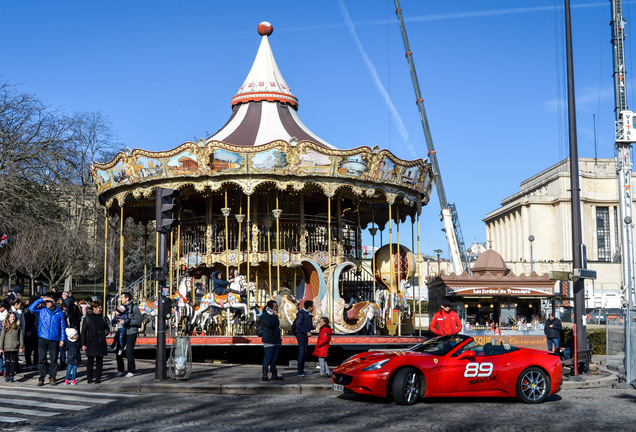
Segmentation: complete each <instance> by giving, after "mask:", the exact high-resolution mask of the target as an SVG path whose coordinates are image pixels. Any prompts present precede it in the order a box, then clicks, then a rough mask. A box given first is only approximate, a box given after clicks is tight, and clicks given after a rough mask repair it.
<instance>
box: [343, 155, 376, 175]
mask: <svg viewBox="0 0 636 432" xmlns="http://www.w3.org/2000/svg"><path fill="white" fill-rule="evenodd" d="M368 170H369V167H368V165H367V156H366V155H365V154H362V153H360V154H356V155H352V156H343V157H342V158H340V161H339V162H338V168H337V170H336V172H337V173H338V174H339V175H341V176H345V177H356V178H360V177H362V176H364V175H365V174H366V173H367V171H368Z"/></svg>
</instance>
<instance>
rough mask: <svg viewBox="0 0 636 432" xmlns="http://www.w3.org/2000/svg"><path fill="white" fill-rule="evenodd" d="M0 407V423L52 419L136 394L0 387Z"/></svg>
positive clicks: (132, 396)
mask: <svg viewBox="0 0 636 432" xmlns="http://www.w3.org/2000/svg"><path fill="white" fill-rule="evenodd" d="M0 395H2V396H0V404H2V406H3V413H2V415H0V423H7V424H12V423H23V422H28V421H30V420H33V419H34V418H37V417H53V416H57V415H60V414H62V413H64V412H68V411H75V412H78V411H82V410H89V409H91V408H93V407H94V406H100V405H105V404H108V403H111V402H115V401H116V400H118V399H119V400H121V399H129V400H130V399H131V398H135V397H137V396H138V395H135V394H127V393H107V392H101V391H100V392H90V391H81V390H80V391H77V390H75V388H73V389H51V388H45V389H40V388H24V387H16V386H0Z"/></svg>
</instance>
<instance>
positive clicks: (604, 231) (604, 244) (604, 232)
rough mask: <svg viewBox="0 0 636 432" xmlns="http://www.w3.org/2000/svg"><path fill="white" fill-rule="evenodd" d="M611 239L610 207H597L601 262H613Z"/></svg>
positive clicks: (597, 236) (597, 238)
mask: <svg viewBox="0 0 636 432" xmlns="http://www.w3.org/2000/svg"><path fill="white" fill-rule="evenodd" d="M610 239H611V237H610V224H609V207H596V240H597V244H598V250H597V255H598V260H599V261H605V262H610V261H611V260H612V249H611V246H610Z"/></svg>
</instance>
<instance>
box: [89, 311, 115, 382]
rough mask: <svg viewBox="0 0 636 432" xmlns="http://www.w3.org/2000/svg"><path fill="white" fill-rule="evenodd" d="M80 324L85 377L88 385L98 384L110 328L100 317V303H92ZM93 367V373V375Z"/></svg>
mask: <svg viewBox="0 0 636 432" xmlns="http://www.w3.org/2000/svg"><path fill="white" fill-rule="evenodd" d="M91 306H92V309H89V310H88V312H87V313H86V318H84V323H83V324H82V349H83V350H84V351H86V358H87V361H86V376H87V378H88V383H89V384H91V383H93V382H95V383H96V384H99V383H100V382H101V380H102V367H103V364H104V356H105V355H106V354H107V353H108V351H107V349H106V336H107V335H108V333H109V332H110V326H109V325H108V322H107V321H106V318H105V317H104V316H103V315H102V303H101V302H93V303H92V305H91ZM93 367H94V368H95V373H93Z"/></svg>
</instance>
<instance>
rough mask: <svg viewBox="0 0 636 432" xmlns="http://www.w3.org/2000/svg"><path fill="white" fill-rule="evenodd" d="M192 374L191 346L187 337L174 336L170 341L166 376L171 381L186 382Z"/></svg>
mask: <svg viewBox="0 0 636 432" xmlns="http://www.w3.org/2000/svg"><path fill="white" fill-rule="evenodd" d="M191 373H192V345H191V343H190V337H189V336H175V337H174V338H173V339H172V347H171V348H170V358H169V359H168V376H169V377H170V378H172V379H177V380H187V379H188V378H190V374H191Z"/></svg>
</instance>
